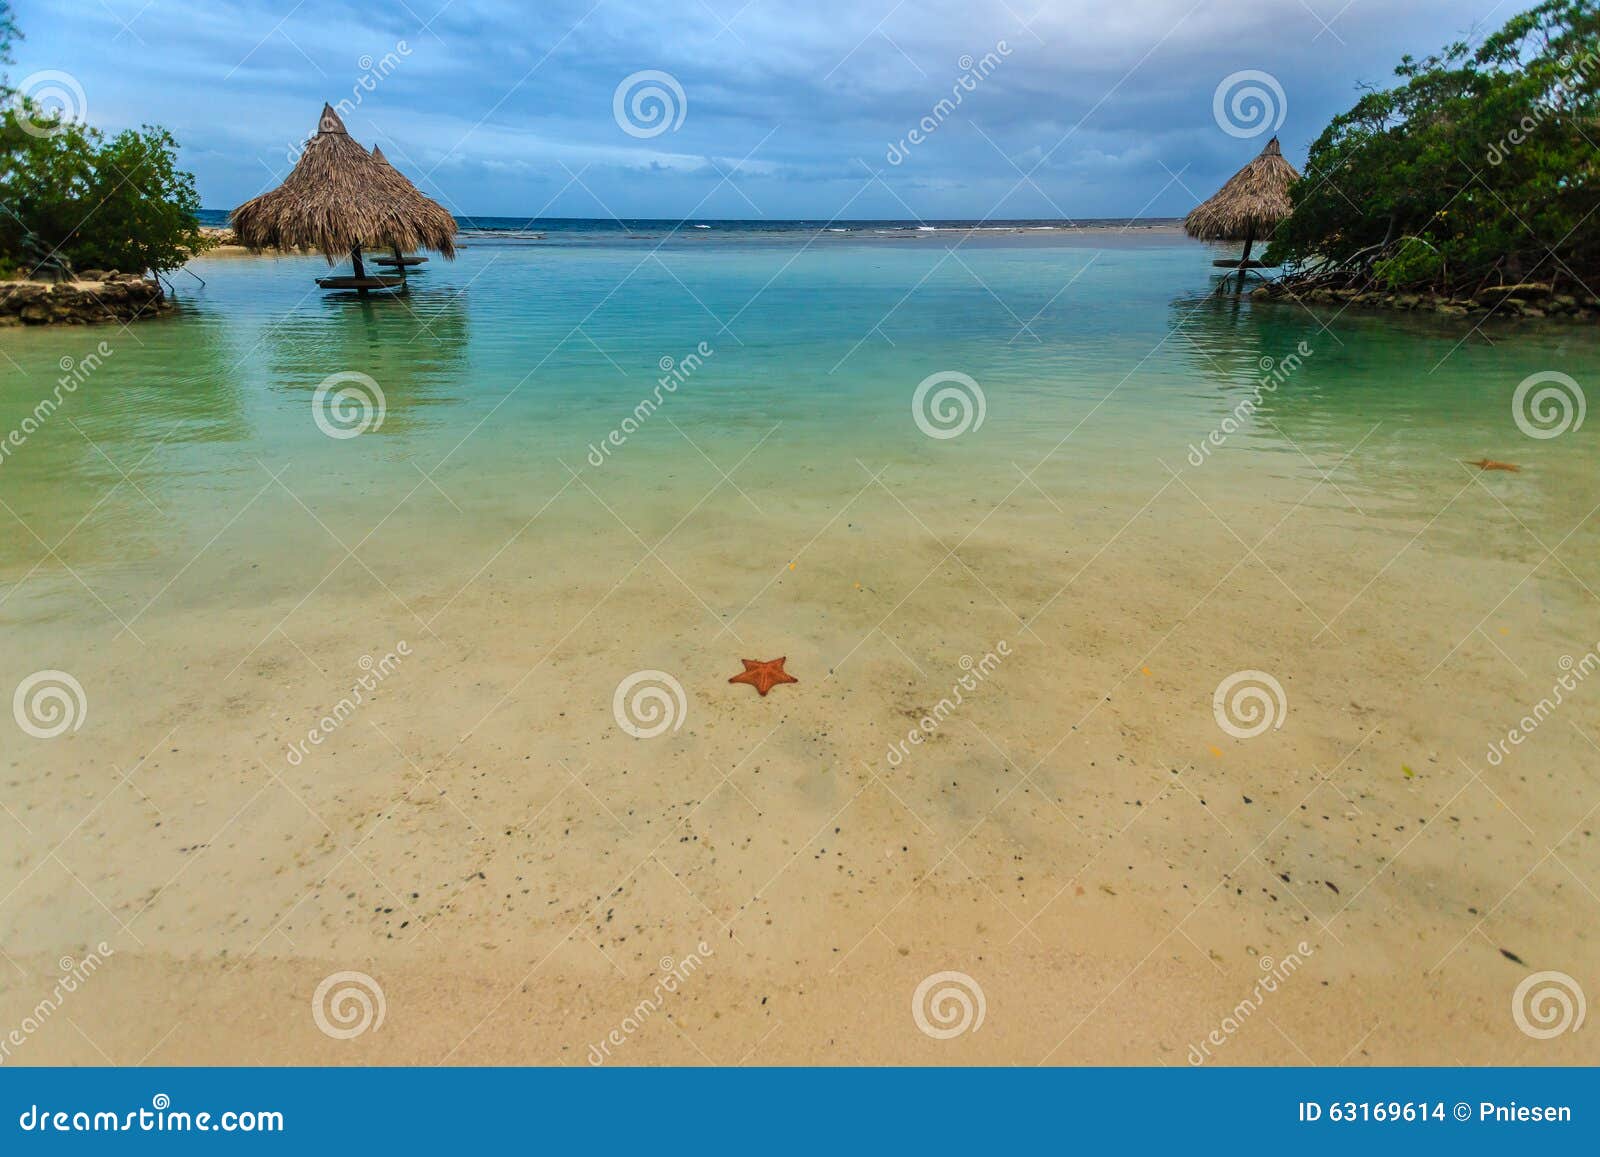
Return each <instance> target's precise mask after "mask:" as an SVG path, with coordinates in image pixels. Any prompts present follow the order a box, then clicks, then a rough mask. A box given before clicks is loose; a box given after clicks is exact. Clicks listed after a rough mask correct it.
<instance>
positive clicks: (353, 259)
mask: <svg viewBox="0 0 1600 1157" xmlns="http://www.w3.org/2000/svg"><path fill="white" fill-rule="evenodd" d="M350 272H351V273H353V274H355V276H356V280H357V281H362V280H364V279H365V278H366V276H367V267H366V266H365V265H363V264H361V246H359V245H357V246H356V247H355V248H353V249H351V250H350ZM356 292H357V293H359V294H360V295H361V296H362V297H365V296H367V287H366V286H364V285H363V286H361V287H360V288H358V289H357V290H356Z"/></svg>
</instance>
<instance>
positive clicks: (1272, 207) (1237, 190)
mask: <svg viewBox="0 0 1600 1157" xmlns="http://www.w3.org/2000/svg"><path fill="white" fill-rule="evenodd" d="M1299 179H1300V174H1299V173H1298V172H1296V171H1295V168H1294V166H1293V165H1291V164H1290V163H1289V162H1288V161H1286V160H1284V159H1283V150H1282V149H1281V148H1280V147H1279V146H1278V138H1277V137H1273V138H1272V139H1271V140H1270V141H1268V142H1267V147H1266V148H1264V149H1262V150H1261V155H1260V156H1258V157H1256V159H1255V160H1253V161H1251V162H1250V163H1249V164H1248V165H1246V166H1245V167H1244V168H1242V169H1240V170H1239V171H1238V172H1237V173H1235V174H1234V175H1233V176H1232V177H1230V178H1229V179H1228V183H1227V184H1225V185H1223V186H1222V188H1221V189H1219V190H1217V194H1216V196H1214V197H1212V198H1211V199H1210V200H1209V201H1207V202H1206V203H1205V204H1203V205H1201V206H1199V207H1198V208H1196V209H1195V210H1194V211H1193V212H1191V213H1190V214H1189V215H1188V216H1187V217H1185V218H1184V219H1183V228H1184V231H1185V232H1187V233H1188V234H1189V236H1191V237H1194V238H1198V239H1199V240H1201V241H1243V242H1244V254H1243V256H1241V257H1240V258H1239V259H1238V260H1237V261H1234V260H1223V261H1214V262H1212V264H1213V265H1217V266H1219V267H1224V268H1227V269H1230V270H1232V272H1231V273H1230V274H1227V275H1224V277H1223V279H1222V284H1221V285H1219V286H1218V287H1217V288H1218V289H1219V290H1220V289H1221V288H1223V286H1226V285H1227V283H1228V278H1229V277H1233V278H1235V279H1236V280H1235V282H1234V292H1235V293H1240V292H1242V291H1243V289H1244V279H1245V277H1246V276H1247V275H1248V274H1249V273H1250V271H1252V270H1255V269H1260V268H1262V263H1261V262H1260V261H1252V260H1250V250H1251V249H1252V248H1253V247H1254V245H1255V243H1256V242H1257V241H1258V240H1265V239H1267V238H1269V237H1271V236H1272V231H1273V230H1274V229H1276V228H1277V227H1278V222H1280V221H1282V220H1283V219H1284V218H1285V217H1287V216H1288V215H1289V212H1290V209H1291V208H1292V207H1293V206H1292V205H1291V202H1290V199H1289V190H1290V188H1291V187H1293V185H1294V183H1295V182H1296V181H1298V180H1299Z"/></svg>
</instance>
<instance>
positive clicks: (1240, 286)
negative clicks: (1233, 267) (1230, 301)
mask: <svg viewBox="0 0 1600 1157" xmlns="http://www.w3.org/2000/svg"><path fill="white" fill-rule="evenodd" d="M1255 243H1256V231H1255V228H1254V226H1252V227H1251V228H1250V230H1249V231H1248V232H1247V233H1246V234H1245V235H1244V256H1243V257H1241V258H1239V272H1238V273H1237V274H1236V277H1237V278H1238V280H1237V281H1235V282H1234V286H1233V292H1234V295H1235V296H1237V295H1239V294H1241V293H1243V292H1244V275H1245V271H1246V270H1247V269H1249V268H1250V250H1251V249H1252V248H1253V247H1254V246H1255Z"/></svg>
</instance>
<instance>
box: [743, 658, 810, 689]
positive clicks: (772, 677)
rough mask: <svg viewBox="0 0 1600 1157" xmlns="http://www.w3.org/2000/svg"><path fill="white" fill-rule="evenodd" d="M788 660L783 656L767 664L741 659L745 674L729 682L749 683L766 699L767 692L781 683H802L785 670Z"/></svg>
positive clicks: (770, 660)
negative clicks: (785, 662) (784, 666)
mask: <svg viewBox="0 0 1600 1157" xmlns="http://www.w3.org/2000/svg"><path fill="white" fill-rule="evenodd" d="M787 658H788V656H787V655H783V656H780V657H778V658H776V659H768V660H766V661H765V662H763V661H761V660H759V659H740V660H739V662H741V663H743V664H744V671H743V673H741V674H738V675H735V676H733V678H731V679H729V680H728V682H730V683H748V684H750V686H752V687H754V688H755V689H756V691H757V692H758V693H759V694H760V695H761V697H762V698H763V699H764V698H766V695H767V692H768V691H771V690H772V689H773V688H774V687H776V686H777V685H778V684H779V683H798V682H800V680H798V679H796V678H795V677H794V676H793V675H791V674H789V672H787V671H785V670H784V669H783V661H784V659H787Z"/></svg>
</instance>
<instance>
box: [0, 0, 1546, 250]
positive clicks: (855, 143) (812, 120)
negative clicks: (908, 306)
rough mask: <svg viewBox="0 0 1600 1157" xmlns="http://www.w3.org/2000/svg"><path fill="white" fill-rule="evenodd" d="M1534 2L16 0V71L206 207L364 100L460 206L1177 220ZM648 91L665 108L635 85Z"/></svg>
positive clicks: (370, 137)
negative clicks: (1410, 65)
mask: <svg viewBox="0 0 1600 1157" xmlns="http://www.w3.org/2000/svg"><path fill="white" fill-rule="evenodd" d="M1528 6H1530V4H1529V3H1528V0H1498V2H1497V0H900V2H898V3H897V2H896V0H598V2H597V0H543V2H541V3H538V4H532V3H509V2H501V0H393V2H392V3H391V2H385V3H382V4H379V3H373V2H372V0H299V2H298V3H296V0H15V2H14V5H13V7H14V8H15V10H16V17H17V21H18V24H19V25H20V26H21V28H22V29H23V32H24V34H25V36H26V39H25V40H24V41H23V43H21V44H20V45H18V46H17V49H16V52H15V56H16V62H15V64H13V65H12V67H11V69H10V75H11V79H12V82H13V83H17V82H20V81H23V80H24V79H25V78H27V77H29V76H31V75H34V74H37V73H39V72H43V71H46V70H54V71H59V72H65V73H67V74H69V75H70V76H71V77H72V78H73V80H74V81H75V82H76V83H77V85H78V86H80V87H81V91H82V94H83V102H84V104H85V105H86V112H87V118H88V120H89V121H90V122H91V123H93V124H96V125H98V126H100V127H102V128H110V129H115V128H122V127H125V126H128V125H136V124H139V123H142V122H152V123H159V124H162V125H165V126H167V127H168V128H170V129H171V130H172V131H173V132H174V133H175V134H176V135H177V137H178V139H179V140H180V141H181V142H182V144H183V160H184V163H185V164H186V165H187V166H188V167H189V168H190V169H192V170H193V171H194V173H195V174H196V176H197V178H198V181H199V186H200V193H201V197H202V200H203V201H204V203H205V205H206V206H207V207H210V208H229V207H231V206H233V205H235V204H237V203H238V202H240V201H242V200H244V199H246V198H248V197H251V196H254V195H255V194H256V193H258V192H261V191H262V190H263V189H265V188H267V187H270V186H271V185H272V184H274V183H276V181H277V180H278V179H279V178H281V176H282V175H283V174H284V173H285V172H286V171H287V169H288V168H289V166H290V165H291V163H292V161H291V154H292V151H293V149H294V148H295V147H296V146H297V145H298V143H299V142H300V141H301V140H303V139H304V137H305V136H306V135H307V134H308V133H309V132H311V131H312V130H313V129H314V128H315V125H316V120H317V115H318V113H319V111H320V109H321V106H322V102H323V101H325V100H326V101H331V102H333V103H335V104H338V103H339V102H340V101H341V100H342V101H347V102H349V106H350V107H351V108H352V111H351V113H350V115H349V116H348V118H347V119H348V122H349V127H350V130H351V132H352V133H354V134H355V135H356V136H357V137H359V138H360V139H361V140H363V141H364V142H366V143H372V142H378V143H381V144H382V145H383V147H384V151H385V152H386V153H388V154H389V156H390V159H391V160H393V161H394V162H396V163H397V164H398V165H399V166H400V167H401V168H402V169H403V170H405V171H406V172H407V173H408V174H409V175H410V176H412V178H413V179H415V180H417V181H418V182H419V183H420V184H421V185H422V186H423V188H424V189H425V190H427V191H428V192H429V193H431V194H432V195H433V196H436V197H438V198H439V199H440V200H441V201H443V202H444V204H446V205H447V206H449V207H450V208H451V209H452V210H454V211H455V212H457V213H459V214H483V215H491V214H504V215H517V216H530V215H534V214H539V213H542V214H544V215H549V216H568V217H604V216H612V215H616V216H622V217H678V216H681V215H693V216H696V217H763V216H764V217H770V218H786V217H808V218H831V217H835V216H837V217H841V218H856V219H860V218H873V217H879V218H882V217H893V218H911V217H917V218H923V219H931V218H940V217H971V218H982V217H988V218H992V219H995V218H1022V217H1063V216H1071V217H1094V216H1128V215H1153V216H1176V215H1179V214H1182V213H1184V212H1187V211H1188V210H1189V209H1190V208H1192V207H1193V205H1194V204H1195V202H1196V200H1197V199H1200V198H1203V197H1205V196H1208V195H1209V194H1210V192H1211V191H1212V190H1214V189H1215V188H1216V186H1217V185H1218V184H1219V183H1220V182H1221V181H1222V180H1224V179H1226V177H1227V176H1228V175H1229V174H1230V173H1231V172H1232V171H1233V170H1234V169H1236V168H1237V167H1238V166H1239V165H1241V164H1242V163H1243V162H1244V161H1245V160H1247V159H1248V158H1249V157H1250V156H1251V155H1252V154H1253V153H1254V152H1255V151H1257V150H1259V148H1260V147H1261V145H1262V144H1263V143H1264V142H1265V140H1266V137H1265V136H1251V135H1248V134H1250V133H1251V132H1252V131H1253V130H1255V129H1257V128H1259V127H1260V124H1259V117H1260V116H1262V115H1265V116H1267V117H1268V118H1269V119H1270V120H1271V121H1272V122H1273V123H1276V122H1277V121H1278V120H1279V119H1280V118H1281V120H1282V125H1281V129H1280V133H1281V136H1282V138H1283V142H1284V148H1285V152H1286V153H1288V154H1289V155H1290V157H1291V158H1292V159H1294V160H1295V161H1296V162H1297V163H1298V162H1300V161H1301V160H1303V159H1304V156H1305V150H1306V148H1307V146H1308V145H1309V144H1310V142H1311V141H1312V140H1313V139H1314V138H1315V137H1316V135H1317V133H1318V132H1319V131H1320V129H1321V128H1322V127H1323V125H1324V124H1325V123H1326V122H1327V120H1328V118H1329V117H1330V116H1331V115H1333V114H1334V113H1336V112H1338V111H1340V110H1342V109H1344V108H1346V107H1348V105H1349V104H1350V103H1352V101H1353V100H1354V99H1355V98H1356V96H1357V94H1358V86H1359V85H1361V84H1363V83H1367V84H1373V83H1382V82H1384V81H1386V80H1387V78H1388V77H1389V76H1390V74H1391V72H1392V69H1393V66H1394V64H1395V62H1396V61H1397V60H1398V59H1399V57H1400V56H1401V55H1402V54H1404V53H1407V52H1409V53H1413V54H1415V55H1423V54H1425V53H1428V52H1430V51H1433V50H1435V49H1437V48H1439V47H1441V46H1442V45H1444V44H1445V43H1446V42H1448V41H1451V40H1454V39H1457V38H1463V37H1466V38H1475V37H1477V36H1479V35H1481V34H1482V32H1483V31H1484V30H1485V28H1486V27H1487V28H1493V27H1497V26H1498V25H1499V24H1501V23H1503V22H1504V20H1505V19H1507V18H1508V17H1509V16H1510V15H1512V14H1513V13H1514V12H1516V11H1518V10H1519V9H1521V8H1525V7H1528ZM986 57H987V58H988V59H987V63H986V62H985V58H986ZM641 72H651V73H657V74H662V73H664V74H666V78H667V79H661V78H657V79H655V80H651V79H650V78H644V79H643V80H639V81H636V82H635V85H634V86H633V89H631V90H627V91H625V92H624V94H623V99H622V101H621V111H620V114H619V112H618V109H617V107H616V106H617V101H616V97H617V94H618V86H619V85H620V84H622V83H623V81H624V80H625V79H626V78H628V77H630V76H633V75H634V74H636V73H641ZM979 72H982V73H985V75H982V76H981V77H980V76H977V75H976V74H977V73H979ZM1240 73H1244V74H1254V75H1253V76H1252V75H1246V76H1244V77H1242V78H1238V79H1236V80H1235V82H1234V84H1233V85H1232V87H1231V89H1229V90H1225V92H1224V100H1223V105H1222V108H1223V115H1222V117H1221V121H1220V122H1219V117H1218V115H1217V111H1216V107H1215V100H1214V98H1215V96H1216V94H1217V93H1218V88H1219V85H1221V84H1222V83H1223V82H1224V80H1225V79H1226V78H1229V77H1234V76H1235V74H1240ZM1260 74H1266V78H1265V79H1263V78H1262V77H1261V76H1260ZM963 77H965V78H966V83H965V85H963V83H962V78H963ZM363 78H365V84H363ZM674 85H675V86H676V90H675V89H674ZM1274 85H1275V86H1276V89H1278V90H1281V93H1282V96H1281V98H1280V97H1279V96H1278V93H1277V91H1275V89H1274ZM652 86H654V87H655V88H656V90H657V91H658V92H660V93H664V94H665V97H666V100H667V101H668V102H669V104H670V105H671V111H670V112H668V113H667V116H666V120H665V121H662V120H660V119H656V120H651V119H649V118H650V116H651V114H652V112H654V113H656V114H657V115H658V117H659V114H660V113H661V111H662V109H661V106H660V105H659V104H658V103H654V102H652V101H651V100H650V99H649V94H648V93H646V94H645V96H644V98H643V99H642V102H641V104H640V105H639V106H638V111H637V112H635V111H634V106H633V102H632V101H630V100H629V99H628V98H629V96H630V95H632V93H634V92H637V91H638V90H639V89H640V88H641V87H643V88H646V89H648V88H650V87H652ZM1240 89H1244V90H1251V89H1253V90H1255V91H1256V92H1257V93H1260V94H1264V96H1265V101H1266V103H1265V106H1263V104H1261V103H1260V102H1256V101H1253V100H1251V99H1250V93H1249V92H1248V91H1246V92H1244V93H1243V94H1242V95H1241V102H1242V103H1241V104H1240V105H1239V107H1238V109H1237V110H1233V111H1230V108H1231V104H1230V101H1229V100H1228V97H1230V96H1232V95H1235V94H1237V93H1239V90H1240ZM679 91H681V93H682V97H681V99H680V98H679V96H678V92H679ZM957 92H959V93H960V102H959V104H958V105H957V104H956V102H955V99H954V94H955V93H957ZM941 100H944V101H947V102H948V103H947V104H946V105H944V106H943V107H942V108H940V107H939V104H940V102H941ZM1264 108H1265V111H1264V112H1263V109H1264ZM679 114H681V120H680V117H679ZM924 118H929V123H931V124H933V125H934V126H935V127H934V129H933V131H932V132H931V133H929V134H927V136H926V138H925V139H924V140H922V141H921V142H920V143H911V142H909V140H908V136H909V134H910V132H911V131H912V130H913V129H914V128H916V127H917V125H918V123H919V122H921V121H923V119H924ZM1221 122H1226V124H1227V127H1224V125H1223V124H1222V123H1221ZM624 126H626V128H625V127H624ZM628 128H631V129H632V130H633V131H632V132H629V131H626V129H628ZM1228 128H1231V129H1232V130H1233V131H1232V132H1230V131H1228ZM657 130H660V131H657ZM896 146H898V149H896ZM892 152H897V153H898V156H899V160H898V163H892V162H891V160H890V156H891V153H892Z"/></svg>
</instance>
